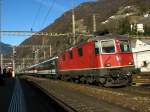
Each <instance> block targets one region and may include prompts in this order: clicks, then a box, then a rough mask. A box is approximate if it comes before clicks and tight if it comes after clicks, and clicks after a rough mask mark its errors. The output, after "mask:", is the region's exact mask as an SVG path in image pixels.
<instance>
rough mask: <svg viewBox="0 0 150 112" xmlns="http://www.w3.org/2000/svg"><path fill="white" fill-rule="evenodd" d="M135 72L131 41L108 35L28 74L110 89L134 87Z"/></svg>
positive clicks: (85, 43) (42, 64)
mask: <svg viewBox="0 0 150 112" xmlns="http://www.w3.org/2000/svg"><path fill="white" fill-rule="evenodd" d="M133 69H134V61H133V54H132V52H131V47H130V42H129V38H128V37H127V36H123V35H114V34H109V35H104V36H96V37H95V38H92V39H89V40H88V41H86V42H84V43H82V44H79V45H77V46H74V47H72V48H70V49H68V50H66V51H64V52H62V53H61V54H59V55H58V56H57V57H53V58H51V59H49V60H47V61H44V62H41V63H39V64H36V65H33V66H31V67H29V68H27V69H26V70H25V71H26V72H28V73H29V72H30V73H31V71H32V73H33V74H35V75H43V74H44V75H47V76H50V77H52V78H56V79H62V80H70V81H74V82H82V83H95V84H98V85H102V86H106V87H109V86H123V85H125V86H126V85H129V84H131V82H132V70H133Z"/></svg>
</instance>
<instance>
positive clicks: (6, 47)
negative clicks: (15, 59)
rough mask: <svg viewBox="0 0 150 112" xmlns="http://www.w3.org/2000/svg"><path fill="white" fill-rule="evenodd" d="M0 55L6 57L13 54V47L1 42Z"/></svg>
mask: <svg viewBox="0 0 150 112" xmlns="http://www.w3.org/2000/svg"><path fill="white" fill-rule="evenodd" d="M0 53H2V54H4V55H10V54H12V46H11V45H9V44H5V43H2V42H0Z"/></svg>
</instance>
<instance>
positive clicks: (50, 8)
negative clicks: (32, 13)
mask: <svg viewBox="0 0 150 112" xmlns="http://www.w3.org/2000/svg"><path fill="white" fill-rule="evenodd" d="M55 2H56V0H53V1H52V4H51V6H50V7H49V9H48V11H47V14H46V15H45V17H44V20H43V22H42V25H41V26H42V27H43V26H44V24H45V22H46V20H47V18H48V16H49V14H50V12H51V11H52V9H53V6H54V5H55Z"/></svg>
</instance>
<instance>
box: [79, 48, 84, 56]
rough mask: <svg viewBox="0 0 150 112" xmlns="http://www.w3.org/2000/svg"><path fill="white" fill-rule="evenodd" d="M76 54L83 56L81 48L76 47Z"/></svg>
mask: <svg viewBox="0 0 150 112" xmlns="http://www.w3.org/2000/svg"><path fill="white" fill-rule="evenodd" d="M78 56H83V50H82V48H78Z"/></svg>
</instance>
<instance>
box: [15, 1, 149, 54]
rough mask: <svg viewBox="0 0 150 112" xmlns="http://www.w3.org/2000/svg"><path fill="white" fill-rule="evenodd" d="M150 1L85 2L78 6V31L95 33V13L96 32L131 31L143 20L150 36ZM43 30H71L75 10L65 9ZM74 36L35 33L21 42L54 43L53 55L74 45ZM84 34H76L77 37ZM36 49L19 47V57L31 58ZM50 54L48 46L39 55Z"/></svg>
mask: <svg viewBox="0 0 150 112" xmlns="http://www.w3.org/2000/svg"><path fill="white" fill-rule="evenodd" d="M149 6H150V2H149V0H97V1H96V2H85V3H82V4H80V5H79V6H77V7H75V9H74V12H75V20H76V33H83V32H90V33H94V32H93V15H95V19H96V29H97V32H102V31H105V30H108V31H109V32H111V33H119V34H125V33H135V32H130V24H133V25H134V24H137V23H143V24H144V25H145V28H146V29H145V32H146V34H148V35H150V16H149V15H150V8H149ZM42 32H57V33H68V32H72V11H71V10H69V11H67V12H65V13H64V14H63V15H62V16H61V17H59V18H58V19H56V20H55V22H54V23H53V24H50V25H49V26H47V27H46V28H44V29H43V30H42ZM72 39H73V38H72V36H71V35H69V36H59V37H58V36H55V37H52V36H49V37H46V36H32V37H30V38H28V39H27V40H25V41H24V42H23V43H22V44H21V45H48V46H49V45H50V44H51V45H52V55H58V54H59V53H61V52H62V51H63V50H65V49H67V48H69V47H71V46H72ZM84 39H85V37H80V36H77V37H76V40H77V41H81V40H84ZM32 50H33V48H31V47H30V48H29V47H28V48H19V47H18V48H17V53H18V57H24V56H25V57H32ZM43 51H46V56H47V57H49V52H50V51H49V48H48V47H46V48H40V56H39V57H42V56H43V54H44V53H43Z"/></svg>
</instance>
